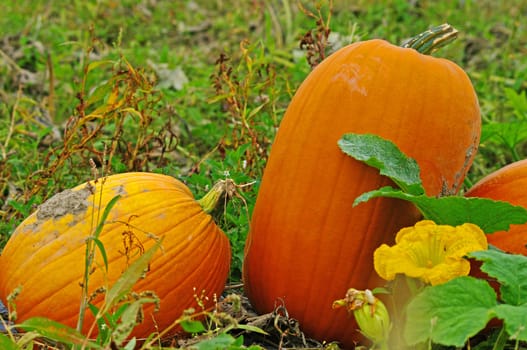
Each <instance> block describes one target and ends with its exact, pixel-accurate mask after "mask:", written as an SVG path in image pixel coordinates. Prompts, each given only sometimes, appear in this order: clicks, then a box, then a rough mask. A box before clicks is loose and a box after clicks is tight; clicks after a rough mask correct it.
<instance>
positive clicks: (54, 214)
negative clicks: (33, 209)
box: [37, 186, 91, 220]
mask: <svg viewBox="0 0 527 350" xmlns="http://www.w3.org/2000/svg"><path fill="white" fill-rule="evenodd" d="M90 195H91V191H90V188H89V187H88V186H86V187H84V188H82V189H80V190H77V191H73V190H65V191H62V192H60V193H57V194H56V195H54V196H53V197H51V198H50V199H48V200H47V201H46V202H44V203H42V204H41V205H40V206H39V208H38V211H37V219H38V220H48V219H54V220H56V219H59V218H61V217H63V216H65V215H67V214H72V215H77V214H82V213H85V212H86V210H87V209H88V206H89V203H88V201H87V200H86V199H87V198H88V197H89V196H90Z"/></svg>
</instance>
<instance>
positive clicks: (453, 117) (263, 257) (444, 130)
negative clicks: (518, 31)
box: [243, 39, 481, 347]
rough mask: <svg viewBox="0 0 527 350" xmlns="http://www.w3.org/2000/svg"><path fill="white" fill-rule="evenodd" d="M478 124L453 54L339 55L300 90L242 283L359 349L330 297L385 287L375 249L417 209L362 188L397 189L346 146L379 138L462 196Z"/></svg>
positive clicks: (281, 133)
mask: <svg viewBox="0 0 527 350" xmlns="http://www.w3.org/2000/svg"><path fill="white" fill-rule="evenodd" d="M480 129H481V119H480V109H479V106H478V100H477V96H476V93H475V91H474V89H473V87H472V84H471V82H470V80H469V78H468V76H467V74H466V73H465V72H464V71H463V70H462V69H461V68H460V67H459V66H457V65H456V64H455V63H453V62H452V61H449V60H446V59H441V58H435V57H432V56H429V55H423V54H421V53H419V52H418V51H416V50H414V49H412V48H401V47H398V46H395V45H392V44H390V43H388V42H386V41H384V40H380V39H374V40H369V41H363V42H357V43H354V44H351V45H349V46H347V47H344V48H342V49H340V50H338V51H337V52H335V53H333V54H332V55H330V56H329V57H328V58H327V59H326V60H324V61H323V62H322V63H321V64H319V65H318V66H317V67H316V68H315V69H314V70H313V71H312V72H311V73H310V74H309V76H308V77H307V78H306V79H305V81H304V82H303V83H302V84H301V86H300V87H299V88H298V90H297V91H296V93H295V95H294V97H293V99H292V101H291V103H290V105H289V106H288V108H287V111H286V113H285V115H284V118H283V120H282V122H281V124H280V128H279V130H278V133H277V136H276V139H275V141H274V143H273V145H272V149H271V153H270V157H269V161H268V164H267V166H266V168H265V172H264V175H263V179H262V182H261V186H260V189H259V193H258V197H257V201H256V205H255V208H254V212H253V215H252V222H251V229H250V233H249V236H248V239H247V243H246V250H245V261H244V266H243V279H244V282H245V291H246V293H247V295H248V297H249V299H250V301H251V303H252V304H253V306H254V307H255V308H256V310H257V311H259V312H260V313H266V312H270V311H272V310H273V309H274V308H275V307H276V306H277V305H279V304H282V303H283V304H284V305H285V307H286V308H287V310H288V312H289V316H290V317H292V318H295V319H297V320H298V321H299V322H300V325H301V327H302V329H303V330H304V331H305V333H306V334H307V335H308V336H311V337H314V338H317V339H319V340H326V341H333V340H338V341H340V342H342V343H343V344H344V345H345V346H347V347H353V345H354V344H355V341H357V339H359V338H360V336H359V333H358V331H357V326H356V324H355V323H354V322H353V318H352V317H350V316H349V315H347V314H346V312H345V311H343V310H333V309H332V303H333V301H334V300H337V299H340V298H341V297H342V296H343V295H345V293H346V291H347V290H348V288H356V289H361V290H362V289H366V288H369V289H372V288H374V287H376V286H379V285H381V284H382V283H381V282H380V281H379V280H378V277H377V276H376V274H375V272H374V270H373V251H374V250H375V249H376V248H377V247H379V246H380V245H381V244H382V243H387V244H393V241H394V236H395V234H396V233H397V231H398V230H399V229H400V228H402V227H404V226H411V225H413V224H414V223H415V222H416V221H417V220H418V219H419V218H420V215H419V213H418V212H417V211H416V209H415V208H414V207H413V206H412V205H411V204H408V203H405V202H403V201H399V200H396V199H386V198H377V199H374V200H371V201H369V202H367V203H364V204H360V205H358V206H356V207H353V201H354V200H355V198H356V197H357V196H359V195H360V194H362V193H364V192H367V191H370V190H374V189H377V188H379V187H381V186H385V185H390V184H391V183H390V181H389V180H387V179H386V178H384V177H382V176H380V175H379V174H378V171H377V170H375V169H373V168H370V167H368V166H367V165H364V164H362V163H360V162H358V161H356V160H353V159H351V158H350V157H348V156H346V155H344V154H343V153H342V152H341V151H340V149H339V148H338V146H337V141H338V140H339V139H340V138H341V137H342V136H343V135H344V134H345V133H349V132H353V133H372V134H376V135H379V136H381V137H383V138H386V139H388V140H390V141H392V142H394V143H395V144H396V145H397V146H398V147H399V148H400V149H401V150H402V151H403V152H404V153H406V154H407V155H409V156H411V157H413V158H414V159H416V161H417V163H418V164H419V166H420V168H421V177H422V181H423V184H424V187H425V190H426V193H427V194H428V195H431V196H435V195H438V196H439V195H448V194H454V193H456V192H457V191H458V189H459V188H460V186H461V185H462V183H463V179H464V177H465V175H466V173H467V171H468V169H469V167H470V165H471V163H472V159H473V157H474V155H475V154H476V151H477V146H478V143H479V138H480Z"/></svg>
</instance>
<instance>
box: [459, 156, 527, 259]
mask: <svg viewBox="0 0 527 350" xmlns="http://www.w3.org/2000/svg"><path fill="white" fill-rule="evenodd" d="M465 196H466V197H482V198H490V199H494V200H499V201H506V202H509V203H511V204H514V205H520V206H523V207H525V208H527V159H524V160H520V161H517V162H514V163H511V164H509V165H506V166H504V167H503V168H501V169H498V170H496V171H494V172H492V173H490V174H488V175H487V176H485V177H484V178H482V179H481V180H479V181H478V182H477V183H476V184H475V185H474V186H472V187H471V188H470V189H469V190H468V191H467V192H466V193H465ZM487 240H488V242H489V243H490V244H492V245H494V246H495V247H498V248H500V249H502V250H504V251H506V252H508V253H515V254H523V255H527V248H526V245H527V224H522V225H511V226H510V229H509V230H508V231H498V232H494V233H491V234H488V235H487Z"/></svg>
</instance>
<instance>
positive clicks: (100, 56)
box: [0, 0, 527, 282]
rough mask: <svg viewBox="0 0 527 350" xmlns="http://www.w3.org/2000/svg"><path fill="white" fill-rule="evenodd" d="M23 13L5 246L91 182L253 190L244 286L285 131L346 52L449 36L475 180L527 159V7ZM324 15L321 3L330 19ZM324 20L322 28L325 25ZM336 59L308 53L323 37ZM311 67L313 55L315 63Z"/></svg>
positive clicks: (3, 122)
mask: <svg viewBox="0 0 527 350" xmlns="http://www.w3.org/2000/svg"><path fill="white" fill-rule="evenodd" d="M301 4H302V8H301V7H299V6H298V4H297V2H296V1H289V0H282V1H278V0H262V1H245V2H237V1H232V0H216V1H183V0H176V1H131V0H127V1H115V0H100V1H90V2H84V1H78V0H74V1H71V2H67V3H61V4H60V5H58V3H57V2H52V1H42V0H40V1H27V0H26V1H23V0H21V1H11V0H7V1H4V3H3V16H1V17H0V28H1V30H0V33H1V38H0V39H1V40H0V50H1V51H0V189H1V191H0V215H1V218H2V220H1V222H0V235H1V238H0V246H3V245H4V244H5V242H6V241H7V239H8V238H9V235H10V233H11V232H12V231H13V229H14V228H15V227H16V226H17V225H18V224H19V223H20V222H21V220H23V218H25V217H26V216H28V215H29V214H30V213H31V212H32V211H33V210H34V209H35V208H36V206H37V205H38V204H40V203H42V202H43V201H44V200H46V199H47V198H49V197H50V196H51V195H53V194H54V193H57V192H59V191H61V190H63V189H66V188H70V187H73V186H74V185H77V184H79V183H82V182H85V181H86V180H88V179H89V178H90V177H91V174H90V164H89V159H90V158H92V159H93V160H94V161H95V163H96V164H97V165H99V166H102V165H105V166H106V167H109V168H110V169H111V170H112V171H113V172H124V171H154V172H160V173H166V174H170V175H172V176H175V177H177V178H180V179H182V180H184V181H185V182H186V183H187V184H188V186H189V187H190V188H191V190H192V191H193V192H194V194H195V195H196V196H197V197H200V196H202V195H203V194H204V193H205V192H206V190H207V189H208V188H210V187H211V186H212V184H213V183H214V182H215V181H217V180H218V179H224V178H225V177H230V178H232V179H233V180H234V181H235V182H236V183H237V184H248V183H252V182H253V181H256V183H255V184H254V185H251V186H245V187H243V188H242V189H241V191H240V194H241V196H243V198H242V199H241V198H234V199H233V200H232V201H231V202H230V203H228V204H227V206H226V208H225V210H224V212H223V215H221V216H220V217H219V219H218V224H219V225H220V226H221V227H222V228H223V229H224V230H225V231H226V233H227V234H228V235H229V237H230V239H231V243H232V246H233V263H232V272H231V281H232V282H236V281H239V279H240V275H241V272H240V270H241V264H242V258H243V247H244V244H245V237H246V234H247V231H248V222H249V215H250V212H251V210H252V207H253V205H254V202H255V198H256V194H257V192H258V180H259V179H260V178H261V175H262V172H263V169H264V166H265V163H266V159H267V157H268V154H269V150H270V147H271V145H272V141H273V138H274V135H275V133H276V130H277V128H278V126H279V122H280V119H281V117H282V116H283V113H284V111H285V109H286V108H287V105H288V102H289V101H290V99H291V97H292V95H293V94H294V91H295V89H296V88H297V87H298V86H299V84H300V83H301V81H302V80H303V79H304V78H305V77H306V75H307V74H308V73H309V71H310V69H311V67H310V64H309V62H308V60H307V59H306V57H305V56H306V54H307V55H308V56H309V57H313V59H315V60H316V59H317V58H318V59H321V58H323V57H325V56H326V55H328V54H330V53H331V52H332V51H334V50H336V49H337V48H338V47H340V46H343V45H346V44H347V43H350V42H354V41H358V40H367V39H370V38H384V39H386V40H388V41H390V42H392V43H400V42H402V41H403V40H404V39H405V38H407V37H410V36H412V35H414V34H416V33H419V32H421V31H423V30H424V29H426V28H428V27H429V26H431V25H438V24H440V23H443V22H449V23H451V24H452V25H453V26H455V27H456V28H457V29H458V30H459V31H460V36H459V38H458V39H457V40H456V41H455V42H454V43H453V44H451V45H449V46H448V47H446V48H443V49H442V50H440V51H439V53H437V54H436V55H437V56H441V57H445V58H448V59H450V60H453V61H455V62H457V63H458V64H459V65H460V66H461V67H463V68H464V69H465V70H466V72H467V73H468V75H469V76H470V77H471V79H472V81H473V84H474V87H475V89H476V91H477V94H478V97H479V101H480V105H481V109H482V116H483V121H484V124H485V126H484V130H483V138H482V143H481V146H480V151H479V153H478V155H477V157H476V160H475V162H474V165H473V167H472V169H471V171H470V173H469V176H468V178H467V180H466V183H467V186H468V185H470V184H471V183H474V182H475V181H477V180H478V179H479V178H481V177H482V176H483V175H485V174H487V173H489V172H491V171H492V170H495V169H497V168H499V167H501V166H503V165H505V164H508V163H510V162H512V161H514V160H518V159H523V158H525V155H526V153H527V148H526V143H525V139H526V136H527V97H526V93H525V90H526V88H527V85H526V84H525V81H526V78H527V61H525V59H523V57H524V56H525V54H526V49H525V48H526V47H527V34H526V24H525V21H524V20H523V18H522V17H521V15H522V14H525V13H526V11H527V3H526V2H525V1H521V0H512V1H507V2H497V1H491V0H483V1H471V0H465V1H419V2H417V1H403V0H384V1H364V0H359V1H355V2H353V4H350V2H348V1H339V0H335V2H334V4H333V7H332V11H330V10H329V9H330V5H329V3H328V1H301ZM316 4H319V6H318V7H317V6H316ZM317 20H318V21H317ZM327 28H329V29H331V34H330V36H329V42H328V43H327V47H323V48H322V49H318V50H317V49H316V48H311V49H308V50H307V53H306V50H303V51H302V50H300V48H299V47H300V44H299V43H300V42H301V39H302V38H306V36H305V34H306V33H307V32H310V33H311V34H312V37H314V38H315V42H318V43H321V42H322V43H324V40H325V35H326V34H328V33H327V32H325V30H326V29H327ZM310 55H311V56H310Z"/></svg>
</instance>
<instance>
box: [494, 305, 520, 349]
mask: <svg viewBox="0 0 527 350" xmlns="http://www.w3.org/2000/svg"><path fill="white" fill-rule="evenodd" d="M495 312H496V316H497V317H498V318H501V319H502V320H503V321H504V323H505V330H506V331H507V333H508V334H509V335H510V337H511V339H517V340H523V341H526V340H527V327H525V325H526V324H527V305H508V304H501V305H498V306H496V308H495Z"/></svg>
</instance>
